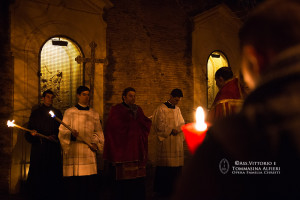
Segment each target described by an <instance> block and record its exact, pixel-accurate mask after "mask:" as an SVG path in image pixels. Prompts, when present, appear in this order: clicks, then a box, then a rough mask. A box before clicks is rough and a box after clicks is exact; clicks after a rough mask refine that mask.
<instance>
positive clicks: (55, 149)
mask: <svg viewBox="0 0 300 200" xmlns="http://www.w3.org/2000/svg"><path fill="white" fill-rule="evenodd" d="M53 98H54V93H53V92H52V91H51V90H46V91H45V92H44V93H43V96H42V100H43V104H42V105H40V106H39V107H38V108H36V109H35V110H33V111H32V112H31V115H30V119H29V124H28V128H29V129H31V130H34V131H35V132H33V133H26V135H25V138H26V140H27V141H28V142H29V143H31V154H30V167H29V173H28V179H27V189H28V192H29V194H28V197H29V199H33V200H41V199H43V200H46V199H59V197H60V195H59V194H60V193H61V192H60V189H61V183H62V163H61V148H60V143H59V140H58V137H57V136H58V127H59V125H60V124H59V123H58V122H57V121H56V120H54V119H53V118H51V116H50V115H49V111H50V110H52V111H53V112H54V113H55V115H56V116H57V117H58V118H60V119H62V114H61V112H60V111H59V110H58V109H55V108H53V107H52V103H53ZM36 132H38V133H40V134H43V135H46V136H48V138H49V140H47V139H44V138H41V137H38V136H36Z"/></svg>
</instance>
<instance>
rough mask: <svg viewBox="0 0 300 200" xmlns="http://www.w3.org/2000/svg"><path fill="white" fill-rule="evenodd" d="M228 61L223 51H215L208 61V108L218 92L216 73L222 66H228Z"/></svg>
mask: <svg viewBox="0 0 300 200" xmlns="http://www.w3.org/2000/svg"><path fill="white" fill-rule="evenodd" d="M228 66H229V65H228V61H227V58H226V56H225V55H224V53H222V52H221V51H213V52H212V53H211V54H210V56H209V58H208V61H207V78H208V79H207V108H208V109H210V108H211V105H212V103H213V101H214V99H215V96H216V94H217V93H218V87H217V85H216V81H215V73H216V71H217V70H218V69H219V68H221V67H228Z"/></svg>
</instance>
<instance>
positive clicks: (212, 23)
mask: <svg viewBox="0 0 300 200" xmlns="http://www.w3.org/2000/svg"><path fill="white" fill-rule="evenodd" d="M193 21H194V30H193V32H192V62H193V69H194V107H197V106H199V105H200V106H202V107H204V108H207V104H208V103H207V58H208V57H209V55H210V53H211V52H213V51H215V50H220V51H222V52H224V53H225V54H226V56H227V59H228V61H229V62H230V66H231V67H232V70H233V71H234V72H238V71H239V63H240V56H239V55H240V53H239V39H238V31H239V28H240V26H241V24H242V22H241V21H240V19H239V18H238V17H237V16H236V15H235V14H234V13H233V12H232V11H231V10H230V9H229V8H228V7H227V6H226V5H225V4H221V5H218V6H216V7H214V8H212V9H210V10H208V11H206V12H203V13H201V14H199V15H197V16H195V17H194V19H193Z"/></svg>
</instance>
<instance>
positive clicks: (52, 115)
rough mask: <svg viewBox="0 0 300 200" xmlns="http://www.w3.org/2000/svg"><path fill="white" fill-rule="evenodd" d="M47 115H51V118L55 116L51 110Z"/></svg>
mask: <svg viewBox="0 0 300 200" xmlns="http://www.w3.org/2000/svg"><path fill="white" fill-rule="evenodd" d="M49 114H50V115H51V117H52V118H54V117H55V114H54V112H53V111H52V110H50V111H49Z"/></svg>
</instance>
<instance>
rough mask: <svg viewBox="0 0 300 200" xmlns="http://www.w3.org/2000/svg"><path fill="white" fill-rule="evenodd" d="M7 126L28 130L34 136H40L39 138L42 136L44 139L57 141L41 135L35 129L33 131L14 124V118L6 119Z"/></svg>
mask: <svg viewBox="0 0 300 200" xmlns="http://www.w3.org/2000/svg"><path fill="white" fill-rule="evenodd" d="M7 126H8V127H16V128H19V129H22V130H24V131H28V132H30V133H33V134H32V135H34V136H38V137H41V138H44V139H47V140H51V141H53V142H57V141H54V140H53V139H51V138H49V137H48V136H46V135H43V134H41V133H38V132H36V131H34V130H30V129H27V128H24V127H22V126H19V125H17V124H15V120H12V121H10V120H8V121H7Z"/></svg>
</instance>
